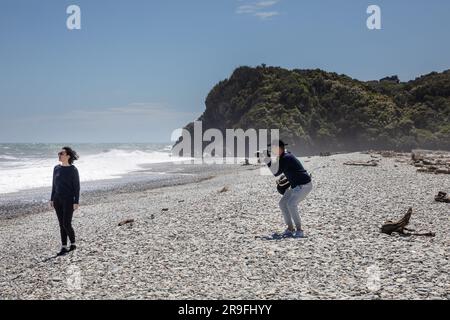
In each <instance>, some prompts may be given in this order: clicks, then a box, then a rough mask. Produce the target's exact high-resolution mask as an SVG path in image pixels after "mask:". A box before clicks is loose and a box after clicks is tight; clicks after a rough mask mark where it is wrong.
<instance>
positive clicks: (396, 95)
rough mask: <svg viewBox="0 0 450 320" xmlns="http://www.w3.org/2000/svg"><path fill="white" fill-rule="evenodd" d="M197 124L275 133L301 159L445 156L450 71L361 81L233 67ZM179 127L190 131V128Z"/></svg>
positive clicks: (208, 100)
mask: <svg viewBox="0 0 450 320" xmlns="http://www.w3.org/2000/svg"><path fill="white" fill-rule="evenodd" d="M198 120H199V121H202V122H203V130H207V129H210V128H217V129H219V130H221V131H222V132H224V130H225V129H238V128H240V129H243V130H247V129H250V128H254V129H279V130H280V133H281V137H282V138H283V139H285V140H287V142H289V143H290V145H291V149H293V150H295V151H297V152H301V153H302V154H314V153H318V152H325V151H331V152H337V151H346V152H347V151H358V150H366V149H394V150H406V151H409V150H411V149H412V148H429V149H447V150H450V70H448V71H445V72H443V73H431V74H428V75H426V76H422V77H420V78H417V79H416V80H413V81H410V82H400V81H399V80H398V77H397V76H392V77H386V78H383V79H382V80H380V81H369V82H362V81H358V80H355V79H352V78H350V77H348V76H346V75H338V74H336V73H330V72H325V71H322V70H286V69H283V68H278V67H266V66H264V65H263V66H259V67H256V68H251V67H240V68H238V69H236V70H235V71H234V72H233V74H232V75H231V77H230V78H229V79H226V80H224V81H221V82H220V83H218V84H217V85H216V86H215V87H214V88H213V89H212V90H211V92H210V93H209V94H208V96H207V98H206V110H205V112H204V113H203V115H201V117H200V118H199V119H198ZM186 129H187V130H188V131H190V132H191V133H192V132H193V123H190V124H188V125H187V126H186ZM180 141H181V140H180ZM180 141H178V142H177V143H179V142H180Z"/></svg>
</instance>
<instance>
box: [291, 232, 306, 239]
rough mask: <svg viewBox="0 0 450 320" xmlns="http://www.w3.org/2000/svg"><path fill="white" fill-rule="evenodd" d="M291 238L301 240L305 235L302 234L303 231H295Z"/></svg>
mask: <svg viewBox="0 0 450 320" xmlns="http://www.w3.org/2000/svg"><path fill="white" fill-rule="evenodd" d="M292 237H294V238H296V239H301V238H305V234H304V233H303V230H297V231H295V232H294V234H293V235H292Z"/></svg>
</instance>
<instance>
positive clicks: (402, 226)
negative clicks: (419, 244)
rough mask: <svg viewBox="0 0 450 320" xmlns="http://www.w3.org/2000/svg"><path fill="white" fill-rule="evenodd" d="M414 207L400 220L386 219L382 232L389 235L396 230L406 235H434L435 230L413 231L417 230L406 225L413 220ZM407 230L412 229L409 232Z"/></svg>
mask: <svg viewBox="0 0 450 320" xmlns="http://www.w3.org/2000/svg"><path fill="white" fill-rule="evenodd" d="M412 212H413V209H412V208H409V210H408V212H407V213H406V214H405V216H404V217H403V218H401V219H400V220H399V221H392V220H388V221H386V222H385V223H384V224H383V226H382V227H381V232H382V233H386V234H388V235H391V234H392V233H394V232H396V233H399V234H401V235H404V236H426V237H434V236H435V234H434V233H433V232H427V233H411V232H415V230H414V229H409V228H407V227H406V226H407V225H408V224H409V221H410V220H411V215H412ZM405 231H410V232H409V233H407V232H405Z"/></svg>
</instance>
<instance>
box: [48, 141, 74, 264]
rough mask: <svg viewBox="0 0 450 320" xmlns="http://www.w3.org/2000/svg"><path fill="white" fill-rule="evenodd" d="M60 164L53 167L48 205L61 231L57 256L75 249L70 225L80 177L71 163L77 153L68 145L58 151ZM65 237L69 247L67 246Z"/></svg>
mask: <svg viewBox="0 0 450 320" xmlns="http://www.w3.org/2000/svg"><path fill="white" fill-rule="evenodd" d="M58 157H59V161H60V162H61V164H60V165H57V166H56V167H55V168H54V169H53V187H52V195H51V198H50V205H51V206H52V207H53V208H54V209H55V211H56V215H57V216H58V222H59V228H60V231H61V243H62V248H61V251H60V252H59V253H58V256H62V255H65V254H66V253H68V252H69V251H73V250H75V249H76V248H77V247H76V245H75V231H74V230H73V227H72V216H73V212H74V211H76V210H78V206H79V205H78V203H79V199H80V177H79V174H78V169H77V168H76V167H75V166H74V165H73V162H74V161H75V160H78V155H77V153H76V152H75V151H74V150H72V148H70V147H64V148H62V149H61V151H60V152H59V153H58ZM67 238H69V240H70V247H69V248H68V247H67Z"/></svg>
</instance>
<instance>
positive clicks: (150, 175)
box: [0, 163, 242, 221]
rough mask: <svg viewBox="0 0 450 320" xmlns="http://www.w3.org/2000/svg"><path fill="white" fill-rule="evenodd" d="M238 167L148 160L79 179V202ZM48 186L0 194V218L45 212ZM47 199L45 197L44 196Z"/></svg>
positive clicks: (181, 182) (191, 180) (193, 180)
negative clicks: (114, 173) (117, 173)
mask: <svg viewBox="0 0 450 320" xmlns="http://www.w3.org/2000/svg"><path fill="white" fill-rule="evenodd" d="M240 166H242V165H241V164H233V165H206V166H205V165H193V164H180V163H176V164H175V165H173V164H172V163H152V164H147V165H143V166H142V169H141V170H139V171H135V172H130V173H128V174H126V175H123V176H122V177H118V178H115V179H106V180H96V181H87V182H82V190H81V194H80V205H90V204H94V203H95V202H96V200H97V199H101V198H103V197H104V196H106V195H108V194H110V193H132V192H141V191H146V190H152V189H159V188H165V187H170V186H176V185H184V184H190V183H196V182H200V181H202V180H205V179H208V178H209V176H210V175H213V176H214V175H216V174H217V173H224V172H229V171H233V170H235V169H236V168H238V167H240ZM50 192H51V187H40V188H33V189H27V190H22V191H19V192H14V193H8V194H4V195H2V197H3V199H2V201H1V203H0V205H1V206H0V221H2V220H9V219H14V218H16V217H18V216H22V215H29V214H38V213H42V212H46V211H48V210H49V209H50V208H49V204H48V201H49V197H50ZM47 198H48V199H47Z"/></svg>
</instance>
